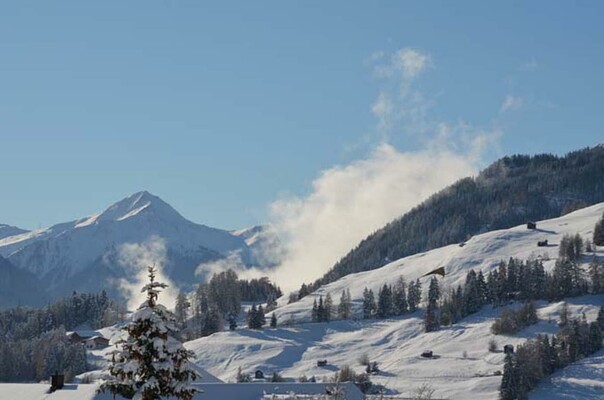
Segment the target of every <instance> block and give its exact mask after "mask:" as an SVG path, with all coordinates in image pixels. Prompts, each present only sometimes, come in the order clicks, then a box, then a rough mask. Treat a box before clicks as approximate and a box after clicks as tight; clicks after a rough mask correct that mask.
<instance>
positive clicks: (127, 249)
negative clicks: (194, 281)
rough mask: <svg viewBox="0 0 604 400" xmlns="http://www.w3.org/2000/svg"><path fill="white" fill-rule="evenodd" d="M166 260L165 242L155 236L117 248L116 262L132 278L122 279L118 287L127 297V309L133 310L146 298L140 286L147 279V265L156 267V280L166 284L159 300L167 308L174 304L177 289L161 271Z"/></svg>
mask: <svg viewBox="0 0 604 400" xmlns="http://www.w3.org/2000/svg"><path fill="white" fill-rule="evenodd" d="M165 262H166V244H165V242H164V240H163V239H162V238H160V237H157V236H152V237H150V238H149V239H148V240H147V241H145V242H144V243H125V244H123V245H121V246H120V247H119V248H118V263H119V264H120V265H122V266H123V267H124V268H126V271H128V272H129V274H130V276H131V277H132V279H130V280H126V279H123V280H121V281H120V282H119V284H120V289H121V290H122V293H123V294H124V296H125V297H126V298H127V299H128V309H129V310H134V309H136V308H138V306H139V305H140V304H142V303H143V301H145V299H146V294H145V293H142V292H141V288H142V287H143V285H145V284H146V283H147V282H148V281H149V279H148V276H147V267H148V266H155V267H156V268H157V271H158V273H157V277H156V280H157V281H160V282H163V283H166V284H168V287H167V288H166V289H164V290H163V291H162V292H161V293H160V295H159V302H160V303H161V304H163V305H165V306H166V307H168V308H173V307H174V305H175V304H176V296H177V295H178V289H177V288H176V286H175V285H174V284H173V283H172V282H171V281H170V280H169V279H168V277H167V276H166V275H165V274H164V273H163V266H164V264H165Z"/></svg>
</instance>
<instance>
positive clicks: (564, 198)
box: [311, 145, 604, 289]
mask: <svg viewBox="0 0 604 400" xmlns="http://www.w3.org/2000/svg"><path fill="white" fill-rule="evenodd" d="M601 201H604V147H603V146H602V145H600V146H597V147H593V148H588V149H584V150H579V151H574V152H572V153H569V154H567V155H566V156H564V157H559V156H555V155H551V154H542V155H536V156H522V155H515V156H511V157H504V158H502V159H500V160H498V161H496V162H495V163H493V164H492V165H490V166H489V167H487V168H486V169H485V170H484V171H482V172H481V173H480V174H479V175H478V176H477V177H469V178H464V179H462V180H460V181H458V182H456V183H455V184H453V185H451V186H450V187H448V188H446V189H444V190H442V191H441V192H439V193H437V194H435V195H434V196H432V197H431V198H429V199H428V200H426V201H425V202H424V203H422V204H420V205H419V206H417V207H416V208H414V209H413V210H411V211H410V212H408V213H407V214H405V215H403V216H402V217H400V218H399V219H396V220H395V221H392V222H391V223H389V224H388V225H386V226H385V227H384V228H382V229H380V230H378V231H377V232H375V233H373V234H371V235H370V236H368V237H367V238H366V239H364V240H363V241H362V242H361V243H360V244H359V245H358V246H357V247H356V248H354V249H353V250H352V251H350V253H348V254H347V255H346V256H345V257H344V258H342V259H341V260H340V261H339V262H338V263H337V264H336V265H335V266H334V267H333V268H332V269H330V270H329V271H328V272H327V273H326V274H325V275H324V276H323V277H322V278H321V279H319V280H317V281H316V282H315V283H314V284H313V285H312V286H311V289H316V288H318V287H319V286H320V285H323V284H326V283H329V282H333V281H335V280H336V279H338V278H340V277H342V276H345V275H348V274H351V273H354V272H360V271H367V270H371V269H376V268H379V267H381V266H383V265H385V264H387V263H389V262H390V261H392V260H396V259H399V258H402V257H405V256H408V255H411V254H415V253H419V252H423V251H426V250H430V249H434V248H437V247H441V246H445V245H448V244H452V243H458V242H463V241H464V240H466V239H467V238H468V237H470V236H472V235H475V234H478V233H481V232H487V231H491V230H496V229H504V228H509V227H512V226H515V225H518V224H522V223H525V222H527V221H531V220H541V219H547V218H553V217H557V216H559V215H561V214H564V213H567V212H570V211H573V210H575V209H578V208H582V207H585V206H587V205H592V204H595V203H598V202H601Z"/></svg>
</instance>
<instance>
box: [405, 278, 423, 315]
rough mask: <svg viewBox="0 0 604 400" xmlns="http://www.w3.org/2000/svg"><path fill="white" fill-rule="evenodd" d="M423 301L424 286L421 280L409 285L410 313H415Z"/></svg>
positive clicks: (408, 302)
mask: <svg viewBox="0 0 604 400" xmlns="http://www.w3.org/2000/svg"><path fill="white" fill-rule="evenodd" d="M421 300H422V284H421V283H420V282H419V279H417V280H416V281H415V283H413V282H411V283H409V289H408V293H407V305H408V306H409V312H415V311H416V310H417V308H418V307H419V303H420V302H421Z"/></svg>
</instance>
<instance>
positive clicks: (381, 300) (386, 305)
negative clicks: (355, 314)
mask: <svg viewBox="0 0 604 400" xmlns="http://www.w3.org/2000/svg"><path fill="white" fill-rule="evenodd" d="M376 315H377V316H378V318H386V317H389V316H390V315H392V291H391V290H390V287H389V286H388V285H386V284H384V286H382V288H381V289H380V291H379V292H378V304H377V311H376Z"/></svg>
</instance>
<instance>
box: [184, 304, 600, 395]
mask: <svg viewBox="0 0 604 400" xmlns="http://www.w3.org/2000/svg"><path fill="white" fill-rule="evenodd" d="M567 303H568V305H569V310H570V311H571V313H572V314H573V315H581V313H583V312H585V313H586V316H587V318H588V319H589V320H593V319H595V318H596V316H597V312H598V308H599V305H600V304H604V299H603V298H602V296H583V297H578V298H574V299H569V300H568V301H567ZM562 304H563V303H562V302H560V303H552V304H547V303H546V302H539V303H537V306H538V315H539V318H540V322H539V323H538V324H536V325H534V326H531V327H529V328H527V329H526V330H524V331H522V332H520V333H518V334H516V335H513V336H502V335H492V334H491V332H490V327H491V324H492V322H493V321H494V319H495V318H496V317H497V316H498V315H499V313H500V311H501V308H495V309H493V308H491V307H490V306H489V307H485V309H484V310H483V311H481V312H479V313H477V314H474V315H472V316H470V317H468V318H465V319H464V320H462V321H461V322H460V323H458V324H455V325H454V326H452V327H444V328H442V329H441V330H439V331H437V332H431V333H423V329H422V323H421V314H420V312H418V313H415V314H413V315H410V316H405V317H401V318H393V319H385V320H366V321H333V322H331V323H308V324H302V325H300V326H296V327H291V328H277V329H265V330H263V331H251V330H248V329H240V330H238V331H235V332H220V333H216V334H214V335H212V336H209V337H206V338H201V339H197V340H194V341H191V342H188V343H186V347H187V348H189V349H190V350H193V351H194V353H195V359H196V362H197V363H198V364H199V365H202V366H203V367H204V368H206V369H207V370H208V371H209V372H211V373H213V374H215V375H216V376H218V377H219V378H221V379H222V380H224V381H234V380H235V377H236V374H237V369H238V368H239V367H241V368H242V370H243V371H244V372H248V373H253V372H254V371H255V370H256V369H261V370H262V371H264V372H265V374H271V373H272V372H275V371H279V373H281V374H282V375H283V376H285V377H290V378H297V377H299V376H301V375H306V376H307V377H311V376H313V375H314V376H316V377H317V378H319V379H322V380H327V379H331V378H332V377H333V375H334V373H335V371H337V370H338V369H340V368H341V367H342V366H344V365H349V366H351V367H353V368H354V369H355V370H356V371H357V372H362V371H363V368H364V367H362V366H361V365H359V362H358V361H357V360H358V358H359V356H360V355H362V354H363V353H367V354H368V355H369V357H370V359H371V361H377V362H378V363H379V367H380V369H381V372H380V373H379V374H378V375H374V376H372V381H374V382H375V383H378V384H382V385H385V386H386V387H388V388H391V389H396V390H397V391H399V392H401V393H403V394H407V395H410V394H411V393H412V392H413V390H414V389H415V388H417V387H418V386H420V385H422V384H423V383H428V384H430V385H431V386H433V388H434V389H436V394H435V395H436V396H438V397H444V398H450V399H468V398H477V397H476V396H478V395H479V396H480V398H481V399H496V398H497V396H498V388H499V384H500V382H501V377H500V376H495V375H493V374H494V373H495V371H501V370H502V369H503V358H504V356H503V353H502V352H497V353H490V352H489V351H488V342H489V340H490V339H492V338H494V339H495V340H496V341H497V342H498V344H499V347H500V348H502V347H503V345H505V344H513V345H518V344H520V343H522V342H524V341H525V340H526V339H528V338H532V337H535V336H536V335H537V333H549V334H553V333H555V332H557V331H558V326H557V320H558V315H559V312H560V309H561V307H562ZM427 349H429V350H432V351H433V352H434V355H435V357H434V358H433V359H424V358H422V357H420V354H421V352H422V351H424V350H427ZM324 359H326V360H327V361H328V365H327V366H326V367H317V365H316V363H317V360H324ZM479 374H480V375H484V376H482V377H478V376H477V375H479Z"/></svg>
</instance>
